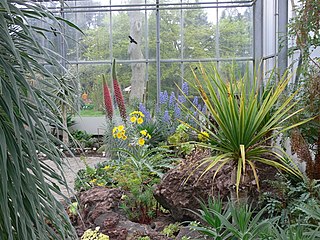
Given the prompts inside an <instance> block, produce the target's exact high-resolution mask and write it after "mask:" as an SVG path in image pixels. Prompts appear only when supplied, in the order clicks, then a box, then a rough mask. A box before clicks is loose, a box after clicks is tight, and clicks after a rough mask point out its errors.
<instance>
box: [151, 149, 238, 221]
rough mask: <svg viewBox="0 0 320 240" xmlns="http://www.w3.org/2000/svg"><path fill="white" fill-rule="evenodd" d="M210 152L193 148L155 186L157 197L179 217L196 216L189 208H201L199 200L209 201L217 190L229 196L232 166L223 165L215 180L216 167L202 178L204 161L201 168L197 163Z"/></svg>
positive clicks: (224, 196)
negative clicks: (191, 151) (189, 153)
mask: <svg viewBox="0 0 320 240" xmlns="http://www.w3.org/2000/svg"><path fill="white" fill-rule="evenodd" d="M208 156H209V152H208V151H201V150H196V151H194V152H193V153H192V155H190V156H188V157H187V158H186V159H184V160H182V162H181V163H180V164H179V165H178V166H177V167H176V168H174V169H171V170H170V171H169V172H167V173H166V174H165V175H164V177H163V179H162V180H161V182H160V184H158V185H157V186H156V188H155V190H154V196H155V198H156V199H157V201H158V202H159V203H160V204H161V205H162V206H163V207H164V208H166V209H168V210H169V211H170V212H171V214H172V217H173V218H174V219H175V220H176V221H184V220H193V219H194V214H193V213H192V212H191V211H190V210H197V209H199V207H200V205H199V200H204V201H206V200H207V199H208V198H209V197H210V196H213V195H216V196H217V195H218V194H219V195H220V197H222V198H226V197H227V196H229V192H230V188H231V187H232V183H231V172H232V168H231V167H230V166H225V167H224V168H222V169H221V170H220V171H219V172H218V174H217V175H216V177H215V180H214V182H213V181H212V179H213V175H214V170H210V171H209V172H208V173H207V174H205V175H203V176H202V177H201V178H200V176H201V174H202V172H203V171H204V169H205V165H204V166H202V167H199V168H195V166H198V165H199V164H200V163H201V160H202V159H203V158H205V157H208ZM186 179H187V181H186ZM189 209H190V210H189Z"/></svg>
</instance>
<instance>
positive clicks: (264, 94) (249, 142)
mask: <svg viewBox="0 0 320 240" xmlns="http://www.w3.org/2000/svg"><path fill="white" fill-rule="evenodd" d="M198 69H199V70H200V74H196V73H194V79H195V80H194V81H192V82H189V84H190V86H191V87H193V88H194V89H196V90H197V91H198V93H199V95H200V96H201V98H202V101H203V102H204V104H205V106H206V109H207V113H203V112H202V111H201V110H200V109H197V106H194V105H193V103H192V102H191V101H189V103H190V104H191V105H192V106H193V108H195V109H197V112H198V114H199V116H200V118H196V117H194V115H193V114H192V113H191V112H190V118H192V119H193V121H194V122H195V123H197V125H198V129H201V131H200V130H197V129H194V130H195V131H197V132H198V133H199V134H203V132H206V135H207V136H206V137H208V140H207V141H206V142H204V143H197V145H198V146H201V147H204V148H209V149H211V150H212V152H213V154H212V155H213V156H210V157H208V158H205V159H203V162H202V163H201V164H199V166H196V168H195V169H194V171H195V170H197V169H199V167H202V166H206V167H205V169H204V170H203V172H202V174H201V176H203V175H204V174H206V173H207V172H208V171H209V170H211V169H214V171H215V173H214V177H215V176H216V175H217V173H218V172H219V171H220V170H221V169H222V168H223V166H225V165H226V164H231V165H232V166H234V169H235V171H234V174H233V177H234V184H235V186H236V193H237V196H239V195H238V192H239V185H240V183H241V182H242V181H243V180H244V179H245V178H244V177H245V175H246V173H247V171H248V169H251V171H252V173H253V175H254V179H255V182H256V184H257V187H258V189H259V179H258V173H257V167H256V163H257V162H259V163H262V164H266V165H270V166H273V167H276V168H278V169H280V170H284V171H286V172H288V173H290V174H293V175H295V176H297V177H299V178H300V177H302V174H301V172H300V171H299V169H298V168H297V167H296V166H295V165H294V164H293V162H292V161H291V160H290V159H289V157H288V156H286V154H285V152H284V151H283V150H282V149H281V148H280V147H276V146H271V145H270V143H269V142H270V139H272V138H274V137H276V136H278V135H279V134H280V133H283V132H284V131H286V130H288V129H291V128H293V127H296V126H298V125H301V124H303V123H304V122H306V121H307V120H305V121H302V122H299V123H295V124H291V125H288V120H289V119H290V118H291V117H292V116H293V115H295V114H297V113H298V112H300V111H302V109H300V110H298V111H296V112H293V113H291V112H290V111H291V110H292V109H293V107H294V106H295V105H296V103H297V102H296V100H295V98H294V97H295V94H296V93H294V94H292V95H290V96H288V97H287V98H286V100H285V101H284V102H282V103H280V102H279V98H280V96H281V94H283V93H284V91H285V89H286V86H287V84H288V82H289V80H290V76H288V75H287V74H285V75H284V76H283V77H282V78H281V79H280V80H279V82H277V83H276V84H274V85H272V83H271V80H269V81H268V83H267V87H266V88H265V90H262V89H261V87H260V86H259V85H258V84H257V82H258V81H257V78H256V77H250V74H249V70H247V71H246V72H245V74H244V75H243V76H240V77H237V76H236V74H235V73H232V72H231V73H230V77H229V79H226V80H224V79H222V78H221V77H220V75H219V72H218V71H217V69H216V68H215V66H213V67H212V69H209V70H208V69H207V70H206V69H204V68H203V66H202V65H200V66H199V67H198ZM272 78H273V76H272V74H271V76H270V79H272ZM181 107H182V108H183V109H184V111H189V108H188V107H186V106H185V105H183V104H181ZM199 119H200V120H199ZM186 124H187V123H186ZM190 127H191V126H190ZM201 176H200V177H201Z"/></svg>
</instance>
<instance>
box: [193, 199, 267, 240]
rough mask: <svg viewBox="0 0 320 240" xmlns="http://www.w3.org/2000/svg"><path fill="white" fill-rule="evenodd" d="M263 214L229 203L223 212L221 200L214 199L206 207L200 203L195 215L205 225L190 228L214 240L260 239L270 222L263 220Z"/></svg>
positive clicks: (245, 205) (245, 206)
mask: <svg viewBox="0 0 320 240" xmlns="http://www.w3.org/2000/svg"><path fill="white" fill-rule="evenodd" d="M263 213H264V209H262V210H260V211H259V212H255V211H254V210H252V209H251V206H249V205H247V204H235V203H233V202H230V201H229V202H228V203H227V204H226V206H225V207H224V210H223V206H222V202H221V200H219V199H217V200H216V199H214V200H209V202H208V206H206V205H205V204H204V203H201V210H199V213H196V214H197V215H198V216H199V217H200V219H201V220H202V221H203V222H204V223H205V224H198V225H196V226H191V227H192V228H193V229H195V230H197V231H199V232H200V233H202V234H204V235H206V236H210V237H214V239H216V240H224V239H241V240H249V239H252V240H253V239H260V238H259V237H260V236H261V235H262V234H264V232H265V231H267V230H268V228H269V225H270V224H271V222H272V220H270V219H264V220H263V219H262V216H263Z"/></svg>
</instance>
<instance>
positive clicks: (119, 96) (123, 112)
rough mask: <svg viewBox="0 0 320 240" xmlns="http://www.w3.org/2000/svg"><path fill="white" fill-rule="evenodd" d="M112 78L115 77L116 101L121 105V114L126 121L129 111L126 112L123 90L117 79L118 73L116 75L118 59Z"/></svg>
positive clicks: (114, 65) (114, 64) (113, 68)
mask: <svg viewBox="0 0 320 240" xmlns="http://www.w3.org/2000/svg"><path fill="white" fill-rule="evenodd" d="M112 79H113V90H114V95H115V97H116V102H117V104H118V107H119V111H120V116H121V118H122V120H123V121H124V122H126V120H127V113H126V106H125V104H124V99H123V95H122V92H121V88H120V85H119V83H118V80H117V75H116V60H115V59H114V60H113V65H112Z"/></svg>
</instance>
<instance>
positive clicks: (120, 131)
mask: <svg viewBox="0 0 320 240" xmlns="http://www.w3.org/2000/svg"><path fill="white" fill-rule="evenodd" d="M129 116H130V121H129V123H128V124H127V125H126V126H124V125H119V126H116V127H114V128H113V130H112V136H113V138H115V139H118V140H119V141H120V142H123V141H126V142H127V144H126V145H127V146H130V147H134V146H139V147H142V146H144V145H145V144H146V143H147V141H148V140H149V139H151V135H150V134H149V133H148V131H147V130H146V129H143V130H140V129H141V128H140V127H139V126H141V124H143V122H144V117H145V116H144V114H143V113H142V112H140V111H133V112H131V113H130V114H129ZM121 145H122V146H123V144H121Z"/></svg>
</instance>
